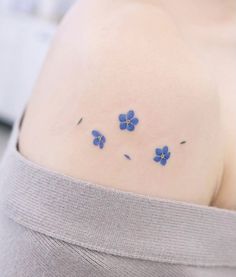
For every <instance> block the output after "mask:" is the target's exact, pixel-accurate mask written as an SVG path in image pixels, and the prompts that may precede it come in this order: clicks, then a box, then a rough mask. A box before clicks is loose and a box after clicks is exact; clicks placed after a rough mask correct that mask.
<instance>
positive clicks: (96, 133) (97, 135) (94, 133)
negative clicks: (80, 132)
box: [92, 130, 101, 137]
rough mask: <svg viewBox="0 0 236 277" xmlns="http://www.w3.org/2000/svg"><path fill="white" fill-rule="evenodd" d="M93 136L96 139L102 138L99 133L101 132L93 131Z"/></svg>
mask: <svg viewBox="0 0 236 277" xmlns="http://www.w3.org/2000/svg"><path fill="white" fill-rule="evenodd" d="M92 135H93V136H94V137H99V136H101V133H99V132H98V131H96V130H93V131H92Z"/></svg>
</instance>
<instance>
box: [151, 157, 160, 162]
mask: <svg viewBox="0 0 236 277" xmlns="http://www.w3.org/2000/svg"><path fill="white" fill-rule="evenodd" d="M153 160H154V161H155V162H157V163H158V162H160V160H161V157H160V156H156V157H155V158H154V159H153Z"/></svg>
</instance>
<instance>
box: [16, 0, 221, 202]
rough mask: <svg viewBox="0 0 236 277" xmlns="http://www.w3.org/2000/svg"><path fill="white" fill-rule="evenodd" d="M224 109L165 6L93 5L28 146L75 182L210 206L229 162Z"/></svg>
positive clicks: (63, 35) (38, 99) (77, 20)
mask: <svg viewBox="0 0 236 277" xmlns="http://www.w3.org/2000/svg"><path fill="white" fill-rule="evenodd" d="M111 2H112V3H111ZM114 2H115V3H114ZM219 114H220V113H219V99H218V95H217V91H216V89H215V88H214V86H213V85H212V83H211V81H210V80H209V79H208V77H207V74H206V73H205V72H204V67H203V66H202V65H201V64H200V63H199V62H198V60H197V58H196V57H195V56H194V55H193V53H192V52H191V49H189V48H188V47H187V45H186V44H185V43H184V41H183V39H182V37H181V34H180V32H179V31H178V30H177V29H176V27H175V25H174V23H173V22H172V21H171V18H170V17H169V16H168V15H167V14H165V12H164V11H163V10H162V9H161V8H160V7H157V6H155V5H154V4H153V3H152V1H150V2H147V3H146V4H141V3H138V1H137V2H133V1H126V2H124V1H105V0H103V1H100V2H99V3H98V1H87V2H82V3H81V4H79V5H77V6H75V7H74V8H73V9H72V10H71V11H70V13H69V14H68V15H67V17H66V18H65V20H64V22H63V23H62V25H61V27H60V30H59V32H58V34H57V36H56V37H55V40H54V43H53V45H52V47H51V50H50V52H49V54H48V57H47V60H46V62H45V65H44V67H43V70H42V73H41V75H40V77H39V80H38V82H37V84H36V87H35V91H34V94H33V96H32V99H31V101H30V103H29V106H28V110H27V113H26V117H25V120H24V124H23V127H22V132H21V137H20V150H21V152H22V153H23V154H24V155H25V156H26V157H28V158H29V159H32V160H34V161H35V162H38V163H40V164H43V165H44V166H47V167H49V168H51V169H54V170H57V171H58V172H62V173H64V174H67V175H70V176H73V177H75V178H79V179H83V180H88V181H91V182H95V183H99V184H101V185H104V186H111V187H116V188H118V189H122V190H125V191H133V192H136V193H141V194H145V195H152V196H158V197H164V198H171V199H177V200H182V201H189V202H194V203H199V204H206V205H208V204H209V203H210V202H211V199H212V197H213V195H214V192H215V190H216V188H217V186H218V184H219V182H220V179H221V172H222V168H223V165H222V147H221V146H222V145H221V125H220V115H219ZM164 160H165V161H164Z"/></svg>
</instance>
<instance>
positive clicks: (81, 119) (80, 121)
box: [77, 117, 83, 125]
mask: <svg viewBox="0 0 236 277" xmlns="http://www.w3.org/2000/svg"><path fill="white" fill-rule="evenodd" d="M82 121H83V117H81V118H80V120H79V121H78V123H77V125H79V124H80V123H82Z"/></svg>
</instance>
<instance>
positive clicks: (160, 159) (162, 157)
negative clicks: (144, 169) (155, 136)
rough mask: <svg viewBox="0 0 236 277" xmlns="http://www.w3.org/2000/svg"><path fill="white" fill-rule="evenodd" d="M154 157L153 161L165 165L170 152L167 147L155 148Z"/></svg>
mask: <svg viewBox="0 0 236 277" xmlns="http://www.w3.org/2000/svg"><path fill="white" fill-rule="evenodd" d="M155 153H156V156H155V157H154V159H153V160H154V161H155V162H157V163H160V164H161V165H163V166H164V165H166V163H167V161H168V159H169V158H170V154H171V153H170V152H169V149H168V146H164V147H163V148H156V151H155Z"/></svg>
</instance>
